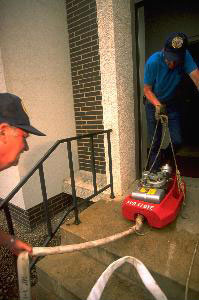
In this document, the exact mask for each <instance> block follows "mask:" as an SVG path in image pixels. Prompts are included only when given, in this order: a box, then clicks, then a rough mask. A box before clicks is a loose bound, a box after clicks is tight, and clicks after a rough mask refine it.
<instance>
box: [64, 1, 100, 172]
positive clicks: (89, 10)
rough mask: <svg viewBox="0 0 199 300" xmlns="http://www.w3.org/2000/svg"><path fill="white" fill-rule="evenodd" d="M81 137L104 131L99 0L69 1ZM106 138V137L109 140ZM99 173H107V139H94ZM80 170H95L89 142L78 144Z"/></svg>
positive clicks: (87, 140)
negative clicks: (98, 16) (105, 140)
mask: <svg viewBox="0 0 199 300" xmlns="http://www.w3.org/2000/svg"><path fill="white" fill-rule="evenodd" d="M66 11H67V23H68V33H69V47H70V59H71V72H72V85H73V96H74V106H75V107H74V109H75V121H76V132H77V135H80V134H85V133H91V132H95V131H99V130H103V129H104V126H103V110H102V95H101V77H100V57H99V44H98V27H97V11H96V1H95V0H66ZM105 138H106V136H105ZM94 148H95V159H96V171H97V172H98V173H105V168H106V166H105V154H104V136H103V135H98V136H97V137H96V138H95V139H94ZM78 156H79V166H80V170H87V171H90V170H91V166H90V147H89V139H82V140H81V141H79V142H78Z"/></svg>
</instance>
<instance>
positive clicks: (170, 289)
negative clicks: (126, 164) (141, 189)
mask: <svg viewBox="0 0 199 300" xmlns="http://www.w3.org/2000/svg"><path fill="white" fill-rule="evenodd" d="M185 181H186V184H187V200H186V202H187V205H186V207H185V209H184V210H183V215H186V216H187V217H188V218H186V219H183V218H182V217H181V216H180V215H179V216H178V218H177V219H176V221H175V222H173V223H172V224H170V225H169V226H167V227H166V228H163V229H151V228H149V226H148V225H147V224H145V225H144V228H143V232H144V233H146V234H145V235H143V236H138V235H136V234H133V235H130V236H128V237H125V238H123V239H121V240H118V241H116V242H113V243H110V244H107V245H104V246H101V247H99V248H93V249H89V250H85V251H83V252H81V253H73V254H71V255H68V254H63V255H60V256H59V257H58V256H56V257H55V256H54V257H46V258H44V259H42V260H41V261H40V262H39V263H38V265H37V270H38V277H39V290H40V294H39V295H40V297H38V298H37V299H38V300H40V299H41V296H42V299H43V300H44V299H45V297H44V296H45V295H46V299H49V300H51V299H50V298H49V295H47V294H46V293H47V290H50V291H51V292H50V293H51V294H52V293H54V294H55V295H56V297H57V298H56V299H60V300H62V299H85V297H86V295H88V293H89V291H90V288H91V287H92V286H93V284H94V282H95V281H96V280H97V278H98V277H99V274H100V273H101V272H102V271H103V270H104V269H105V268H106V266H108V265H109V264H110V263H111V262H113V261H115V260H116V259H118V258H120V257H123V256H126V255H130V256H134V257H136V258H137V259H140V260H141V261H142V262H143V263H144V264H145V266H146V267H147V268H148V269H149V271H150V272H151V274H152V276H153V277H154V279H155V280H156V281H157V283H158V285H159V286H160V287H161V289H162V290H163V291H164V293H165V294H166V295H167V297H168V299H169V300H179V299H184V292H185V285H186V279H187V275H188V271H189V267H190V264H191V260H192V256H193V253H194V249H195V245H196V242H197V240H198V233H199V222H198V213H199V202H198V198H199V179H191V178H185ZM122 200H123V197H118V198H116V199H114V200H110V199H108V198H107V199H106V200H100V201H98V202H96V203H94V204H93V205H91V206H90V207H89V208H88V209H86V210H84V211H83V212H82V213H81V214H80V220H81V222H82V223H81V224H80V225H78V226H77V225H74V224H73V223H72V222H71V221H69V222H68V223H66V224H64V225H63V226H62V228H61V233H62V244H74V243H81V242H86V241H89V240H95V239H99V238H102V237H106V236H109V235H112V234H114V233H118V232H121V231H124V230H126V229H128V228H129V226H132V222H130V221H127V220H125V219H124V218H123V217H122V215H121V202H122ZM72 262H73V263H72ZM99 264H100V265H99ZM61 266H66V267H64V268H62V267H61ZM80 270H81V271H80ZM92 270H93V271H92ZM92 272H93V274H94V275H93V276H94V277H92V276H91V273H92ZM118 274H120V275H121V276H122V277H121V276H119V278H125V280H124V281H121V280H120V281H119V282H120V283H117V284H113V287H114V286H118V284H119V285H121V291H122V289H123V288H124V290H126V289H125V287H124V286H123V284H124V283H125V284H126V286H128V289H127V290H129V293H130V290H131V288H130V286H132V289H133V290H131V293H130V294H127V295H126V297H125V296H124V299H128V300H129V299H136V300H138V299H139V300H144V299H151V298H150V296H149V295H147V294H146V291H145V288H144V287H143V286H142V284H141V282H140V279H139V278H138V276H137V273H136V272H135V271H132V267H131V268H130V267H129V266H125V267H124V268H123V267H122V268H121V270H120V273H118ZM115 280H116V281H117V279H115ZM140 288H141V290H140ZM45 290H46V292H44V291H45ZM41 291H43V293H44V294H41ZM66 291H67V292H66ZM67 293H70V294H69V296H68V297H67V295H68V294H67ZM111 293H112V292H111ZM117 293H118V292H116V297H115V296H114V297H113V298H112V299H113V300H119V298H117ZM132 294H133V295H134V297H133V298H132ZM72 295H73V296H74V298H73V297H72ZM114 295H115V294H114ZM138 295H139V296H138ZM58 296H59V297H58ZM109 297H110V296H109ZM102 299H104V300H110V299H109V298H107V297H104V298H102ZM120 299H121V298H120ZM188 299H189V300H197V299H199V251H198V252H197V254H196V257H195V262H194V265H193V268H192V274H191V277H190V283H189V297H188Z"/></svg>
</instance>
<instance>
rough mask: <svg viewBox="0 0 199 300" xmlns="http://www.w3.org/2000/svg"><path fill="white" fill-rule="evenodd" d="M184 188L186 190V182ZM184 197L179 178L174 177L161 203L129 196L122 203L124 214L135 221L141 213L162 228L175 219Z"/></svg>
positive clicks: (153, 225)
mask: <svg viewBox="0 0 199 300" xmlns="http://www.w3.org/2000/svg"><path fill="white" fill-rule="evenodd" d="M183 184H184V190H185V183H183ZM183 199H184V193H183V191H178V186H177V180H176V177H175V178H174V180H173V182H172V184H171V186H170V187H169V189H168V192H167V194H166V195H165V197H164V198H163V200H162V201H161V202H160V203H159V204H154V203H150V202H146V201H143V200H137V199H134V198H133V196H132V195H129V196H127V197H126V198H125V199H124V201H123V203H122V214H123V216H124V217H125V218H126V219H128V220H132V221H135V219H136V216H137V215H138V214H141V215H143V216H144V217H145V219H146V220H147V222H148V223H149V225H150V226H152V227H155V228H162V227H164V226H166V225H168V224H169V223H171V222H172V221H174V220H175V219H176V217H177V214H178V212H179V209H180V206H181V204H182V202H183Z"/></svg>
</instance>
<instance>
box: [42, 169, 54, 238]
mask: <svg viewBox="0 0 199 300" xmlns="http://www.w3.org/2000/svg"><path fill="white" fill-rule="evenodd" d="M39 177H40V184H41V191H42V196H43V204H44V212H45V217H46V223H47V228H48V234H49V236H50V237H51V236H52V225H51V220H50V216H49V212H48V202H47V193H46V184H45V178H44V169H43V164H41V165H40V166H39Z"/></svg>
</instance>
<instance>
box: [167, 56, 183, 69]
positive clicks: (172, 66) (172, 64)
mask: <svg viewBox="0 0 199 300" xmlns="http://www.w3.org/2000/svg"><path fill="white" fill-rule="evenodd" d="M165 62H166V64H167V66H168V68H169V69H170V70H174V69H175V68H176V67H177V66H179V64H180V63H178V62H176V61H170V60H168V59H165Z"/></svg>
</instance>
